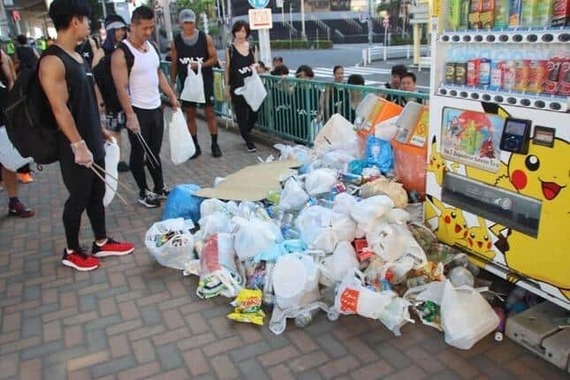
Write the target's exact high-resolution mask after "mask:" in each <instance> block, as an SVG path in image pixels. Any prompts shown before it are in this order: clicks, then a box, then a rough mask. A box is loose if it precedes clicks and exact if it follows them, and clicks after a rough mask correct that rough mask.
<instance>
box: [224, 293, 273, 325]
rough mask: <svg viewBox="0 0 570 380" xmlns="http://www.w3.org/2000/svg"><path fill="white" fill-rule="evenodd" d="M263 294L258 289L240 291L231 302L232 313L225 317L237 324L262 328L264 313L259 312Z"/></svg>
mask: <svg viewBox="0 0 570 380" xmlns="http://www.w3.org/2000/svg"><path fill="white" fill-rule="evenodd" d="M262 298H263V294H262V292H261V290H259V289H253V290H252V289H241V290H240V291H239V293H238V295H237V298H236V299H235V301H234V302H232V306H234V307H235V308H234V312H233V313H230V314H228V315H227V317H228V318H229V319H231V320H233V321H237V322H247V323H253V324H256V325H259V326H263V323H264V318H265V313H264V312H263V310H261V300H262Z"/></svg>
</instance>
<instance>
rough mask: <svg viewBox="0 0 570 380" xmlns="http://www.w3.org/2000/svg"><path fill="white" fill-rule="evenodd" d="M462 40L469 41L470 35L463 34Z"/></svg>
mask: <svg viewBox="0 0 570 380" xmlns="http://www.w3.org/2000/svg"><path fill="white" fill-rule="evenodd" d="M463 41H464V42H471V36H470V35H468V34H466V35H464V36H463Z"/></svg>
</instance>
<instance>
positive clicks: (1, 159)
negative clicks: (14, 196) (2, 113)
mask: <svg viewBox="0 0 570 380" xmlns="http://www.w3.org/2000/svg"><path fill="white" fill-rule="evenodd" d="M31 162H33V160H32V159H31V158H30V157H28V158H24V157H22V156H21V155H20V152H18V150H17V149H16V148H15V147H14V145H13V144H12V142H11V141H10V139H9V138H8V133H6V127H4V126H0V163H1V164H2V165H3V166H4V167H5V168H6V169H8V170H10V171H12V172H15V171H16V170H18V169H20V168H21V167H22V166H24V165H26V164H29V163H31Z"/></svg>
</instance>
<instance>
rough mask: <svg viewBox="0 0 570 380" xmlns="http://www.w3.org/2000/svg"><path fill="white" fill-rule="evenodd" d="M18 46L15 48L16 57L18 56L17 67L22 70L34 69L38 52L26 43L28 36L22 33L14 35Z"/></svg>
mask: <svg viewBox="0 0 570 380" xmlns="http://www.w3.org/2000/svg"><path fill="white" fill-rule="evenodd" d="M16 40H17V41H18V45H19V46H18V47H17V48H16V57H17V58H18V67H19V69H20V71H22V70H35V69H36V65H37V64H38V59H39V58H40V56H39V54H38V52H37V51H36V50H35V49H34V48H33V47H31V46H30V45H29V44H28V38H27V37H26V36H24V35H22V34H20V35H19V36H18V37H16Z"/></svg>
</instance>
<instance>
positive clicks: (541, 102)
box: [534, 100, 546, 108]
mask: <svg viewBox="0 0 570 380" xmlns="http://www.w3.org/2000/svg"><path fill="white" fill-rule="evenodd" d="M534 106H535V107H536V108H544V107H546V103H544V101H542V100H537V101H536V102H534Z"/></svg>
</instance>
